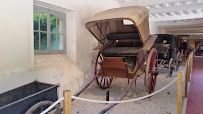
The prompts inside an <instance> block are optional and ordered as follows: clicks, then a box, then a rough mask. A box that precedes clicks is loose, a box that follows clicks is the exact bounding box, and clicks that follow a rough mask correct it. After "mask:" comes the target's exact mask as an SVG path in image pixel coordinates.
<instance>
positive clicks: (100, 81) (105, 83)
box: [95, 54, 113, 89]
mask: <svg viewBox="0 0 203 114" xmlns="http://www.w3.org/2000/svg"><path fill="white" fill-rule="evenodd" d="M102 61H103V57H102V55H101V54H98V56H97V59H96V64H95V75H97V74H99V75H98V76H97V78H96V82H97V85H98V86H99V87H100V88H102V89H106V88H109V86H110V85H111V83H112V81H113V78H112V77H111V76H103V75H100V71H102V68H101V63H102Z"/></svg>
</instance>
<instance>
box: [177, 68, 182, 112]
mask: <svg viewBox="0 0 203 114" xmlns="http://www.w3.org/2000/svg"><path fill="white" fill-rule="evenodd" d="M178 77H179V78H178V80H177V114H182V72H178Z"/></svg>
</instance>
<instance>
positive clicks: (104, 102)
mask: <svg viewBox="0 0 203 114" xmlns="http://www.w3.org/2000/svg"><path fill="white" fill-rule="evenodd" d="M178 78H179V77H177V78H176V79H174V80H173V81H172V82H170V83H169V84H168V85H166V86H165V87H163V88H161V89H159V90H158V91H155V92H154V93H151V94H149V95H145V96H143V97H139V98H136V99H130V100H124V101H99V100H92V99H85V98H80V97H76V96H71V98H72V99H76V100H81V101H87V102H93V103H103V104H107V103H108V104H115V103H128V102H135V101H139V100H142V99H145V98H148V97H151V96H153V95H155V94H157V93H159V92H161V91H163V90H164V89H166V88H168V87H169V86H170V85H172V84H173V83H174V82H176V81H177V79H178ZM63 100H64V97H62V98H60V99H58V100H57V101H56V102H54V103H53V104H52V105H51V106H49V107H48V108H47V109H46V110H44V111H43V112H41V113H40V114H45V113H47V112H48V111H49V110H51V109H52V108H53V107H54V106H55V105H57V104H58V103H60V102H61V101H63Z"/></svg>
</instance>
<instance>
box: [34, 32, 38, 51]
mask: <svg viewBox="0 0 203 114" xmlns="http://www.w3.org/2000/svg"><path fill="white" fill-rule="evenodd" d="M34 50H39V32H34Z"/></svg>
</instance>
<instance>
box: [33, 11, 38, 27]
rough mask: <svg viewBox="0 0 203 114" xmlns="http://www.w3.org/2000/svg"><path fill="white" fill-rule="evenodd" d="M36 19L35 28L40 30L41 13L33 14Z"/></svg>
mask: <svg viewBox="0 0 203 114" xmlns="http://www.w3.org/2000/svg"><path fill="white" fill-rule="evenodd" d="M33 18H34V19H33V20H34V30H39V14H38V13H35V14H34V16H33Z"/></svg>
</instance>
